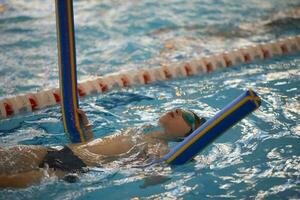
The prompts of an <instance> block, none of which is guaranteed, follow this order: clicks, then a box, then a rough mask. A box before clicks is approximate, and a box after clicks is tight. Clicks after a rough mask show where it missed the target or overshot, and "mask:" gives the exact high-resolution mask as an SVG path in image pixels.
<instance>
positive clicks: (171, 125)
mask: <svg viewBox="0 0 300 200" xmlns="http://www.w3.org/2000/svg"><path fill="white" fill-rule="evenodd" d="M205 121H206V120H205V119H204V118H201V117H199V116H198V115H196V114H195V113H194V112H193V111H190V110H183V109H175V110H172V111H170V112H167V113H165V114H164V115H162V116H161V117H160V119H159V124H160V125H161V127H162V128H163V129H164V134H165V135H164V137H165V138H167V139H168V140H170V141H181V140H182V139H184V138H185V137H187V136H188V135H190V134H191V133H192V132H193V131H194V130H196V129H197V128H198V127H199V126H201V125H202V124H204V122H205Z"/></svg>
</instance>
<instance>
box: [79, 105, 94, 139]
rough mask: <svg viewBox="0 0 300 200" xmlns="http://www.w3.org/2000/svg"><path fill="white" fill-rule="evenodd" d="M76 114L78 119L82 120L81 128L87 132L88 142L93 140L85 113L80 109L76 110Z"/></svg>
mask: <svg viewBox="0 0 300 200" xmlns="http://www.w3.org/2000/svg"><path fill="white" fill-rule="evenodd" d="M77 112H78V115H79V117H80V119H81V120H82V123H83V126H84V128H85V130H86V132H87V137H88V140H91V139H93V137H94V134H93V132H92V130H91V124H90V123H89V120H88V118H87V116H86V114H85V112H84V111H83V110H81V109H77Z"/></svg>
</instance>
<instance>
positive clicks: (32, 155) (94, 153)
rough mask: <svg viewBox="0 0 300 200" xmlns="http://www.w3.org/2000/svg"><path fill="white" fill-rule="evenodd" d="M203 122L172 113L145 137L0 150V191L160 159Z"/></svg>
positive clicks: (191, 115) (82, 115)
mask: <svg viewBox="0 0 300 200" xmlns="http://www.w3.org/2000/svg"><path fill="white" fill-rule="evenodd" d="M78 114H79V116H80V118H81V119H82V121H83V124H84V127H85V129H86V130H87V131H88V132H89V133H90V135H92V131H91V129H90V127H91V126H90V125H89V122H88V119H87V117H86V115H85V113H84V112H83V111H82V110H78ZM204 122H205V119H204V118H200V117H198V116H197V115H196V114H195V113H194V112H193V111H190V110H183V109H175V110H172V111H170V112H167V113H165V114H163V115H162V116H161V117H160V118H159V121H158V124H159V127H158V130H152V131H150V132H149V133H146V134H137V133H136V132H135V133H132V131H131V133H130V131H129V132H128V131H124V133H122V134H114V135H111V136H107V137H104V138H98V139H94V140H92V139H91V140H90V141H88V142H86V143H81V144H68V145H65V146H63V147H61V148H60V149H57V148H54V147H43V146H35V145H18V146H13V147H6V148H0V187H1V188H6V187H13V188H20V187H27V186H29V185H32V184H37V183H40V182H41V181H42V180H43V179H44V178H47V177H58V178H62V179H63V180H65V181H67V182H75V181H76V180H77V179H78V175H80V174H82V173H84V172H87V171H88V168H89V167H120V166H122V165H124V166H125V165H126V164H131V165H132V164H133V163H135V164H140V165H141V164H145V163H147V161H149V160H151V159H152V160H153V159H159V158H162V157H163V156H164V155H165V154H167V153H168V152H169V150H170V149H169V147H168V142H170V141H177V142H178V141H182V140H183V139H184V138H185V137H186V136H188V135H189V134H191V133H192V132H193V131H194V130H195V129H197V128H198V127H199V126H200V125H202V124H203V123H204ZM122 158H123V159H122ZM117 161H119V162H117ZM117 165H119V166H117Z"/></svg>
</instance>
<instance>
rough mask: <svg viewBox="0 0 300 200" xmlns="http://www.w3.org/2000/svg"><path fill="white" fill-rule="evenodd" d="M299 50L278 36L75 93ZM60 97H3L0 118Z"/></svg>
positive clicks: (115, 77)
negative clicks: (277, 37)
mask: <svg viewBox="0 0 300 200" xmlns="http://www.w3.org/2000/svg"><path fill="white" fill-rule="evenodd" d="M298 51H300V35H297V36H292V37H288V38H284V39H278V40H275V41H271V42H269V43H264V44H257V45H252V46H246V47H243V48H239V49H234V50H232V51H228V52H224V53H218V54H214V55H210V56H204V57H196V58H193V59H192V60H189V61H184V62H180V63H177V64H172V65H163V66H159V67H153V68H150V69H140V70H135V71H133V70H131V71H126V72H116V73H114V74H110V75H106V76H102V77H97V78H95V79H91V80H86V81H82V82H81V83H79V84H78V95H79V97H84V96H88V95H92V94H97V93H103V92H106V91H109V90H112V89H114V88H123V87H128V86H132V85H136V84H149V83H152V82H155V81H163V80H170V79H174V78H179V77H189V76H192V75H197V74H205V73H210V72H212V71H215V70H219V69H224V68H228V67H233V66H236V65H238V64H242V63H250V62H254V61H258V60H265V59H269V58H272V57H275V56H281V55H287V54H291V53H295V52H298ZM61 99H62V98H61V95H60V92H59V89H50V90H45V91H44V90H42V91H39V92H36V93H28V94H21V95H16V96H12V97H7V98H3V99H2V100H0V118H2V119H3V118H10V117H12V116H14V115H17V114H19V113H24V112H32V111H35V110H38V109H42V108H45V107H48V106H52V105H55V104H57V103H60V102H61Z"/></svg>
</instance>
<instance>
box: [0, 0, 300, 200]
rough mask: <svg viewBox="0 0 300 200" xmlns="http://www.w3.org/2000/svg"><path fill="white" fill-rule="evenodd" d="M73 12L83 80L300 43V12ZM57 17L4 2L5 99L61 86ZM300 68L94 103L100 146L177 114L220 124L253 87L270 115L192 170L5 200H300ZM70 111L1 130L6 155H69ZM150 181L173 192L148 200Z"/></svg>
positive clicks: (233, 7) (240, 72)
mask: <svg viewBox="0 0 300 200" xmlns="http://www.w3.org/2000/svg"><path fill="white" fill-rule="evenodd" d="M74 7H75V8H74V9H75V10H74V12H75V21H76V34H77V35H76V42H77V44H76V45H77V63H78V77H79V79H85V78H89V77H92V76H95V75H104V74H107V73H109V72H115V71H118V70H123V69H129V68H131V69H132V68H133V69H134V68H145V67H154V66H157V65H158V64H159V63H160V62H168V63H170V62H177V61H180V60H186V59H189V58H192V57H194V56H198V55H207V54H211V53H214V52H222V51H224V50H230V49H232V48H234V47H239V46H244V45H247V44H252V43H256V42H261V41H270V40H272V39H276V38H280V37H286V36H293V35H297V34H300V23H299V22H300V14H299V13H300V3H299V1H296V0H295V1H293V0H290V1H280V0H266V1H259V0H251V1H243V3H242V4H241V1H238V0H223V1H210V0H190V1H182V0H166V1H157V2H154V1H150V0H149V1H134V0H128V1H116V0H101V1H98V0H89V1H87V0H85V1H75V3H74ZM54 8H55V6H54V1H43V0H35V1H33V0H32V1H29V0H18V1H9V0H0V80H1V81H0V97H5V96H10V95H16V94H19V93H27V92H32V91H36V90H40V89H45V88H54V87H57V86H58V68H57V49H56V32H55V14H54ZM170 45H171V46H172V47H173V49H168V47H169V48H170ZM299 66H300V54H299V53H298V54H293V55H289V56H284V57H276V58H273V59H271V60H268V61H258V62H256V63H252V64H243V65H240V66H237V67H235V68H231V69H226V70H222V71H216V72H213V73H210V74H207V75H199V76H194V77H191V78H188V79H177V80H172V81H166V82H157V83H154V84H151V85H147V86H134V87H131V88H127V89H122V90H114V91H111V92H108V93H105V94H103V95H99V96H93V97H88V98H85V99H83V100H82V101H81V106H82V108H83V109H84V110H85V111H86V112H87V115H88V117H89V119H90V121H91V123H93V131H94V133H95V137H102V136H106V135H110V134H113V133H116V132H120V130H121V129H125V128H137V129H138V128H139V127H141V126H143V125H144V124H151V123H153V122H155V121H157V119H158V117H159V116H160V115H161V114H162V113H163V112H165V111H168V110H170V109H172V108H176V107H183V108H189V109H193V110H195V111H196V112H197V113H198V114H201V115H202V116H204V117H207V118H209V117H211V116H213V115H214V113H216V112H217V111H218V110H220V109H221V108H222V107H223V106H225V105H226V104H227V103H229V102H230V101H231V100H232V99H234V98H235V97H236V96H238V95H239V94H240V93H241V92H242V91H243V90H244V89H245V88H247V87H252V88H253V89H254V90H255V91H257V92H258V94H259V95H260V96H261V98H262V106H261V107H260V109H259V110H258V111H256V112H255V113H254V114H251V115H250V116H248V117H247V118H246V119H244V120H242V121H241V122H240V123H238V124H237V125H236V126H235V127H233V128H232V129H230V130H229V131H228V132H226V134H224V135H223V136H222V137H220V138H218V139H217V140H216V141H215V142H214V143H213V144H211V145H209V146H208V147H207V148H206V149H205V150H204V151H202V152H201V153H200V154H199V155H198V156H197V157H196V158H195V162H192V163H189V164H186V165H184V166H179V167H176V168H170V167H169V166H153V167H150V168H147V169H145V170H144V171H143V170H141V169H98V171H94V172H90V173H87V174H85V175H84V176H83V177H82V178H81V181H80V182H78V183H75V184H67V183H65V182H63V181H58V180H47V181H45V182H43V183H42V184H41V185H38V186H32V187H29V188H26V189H18V190H8V189H5V190H3V189H2V190H1V191H0V199H131V198H133V197H138V198H139V199H175V198H179V199H180V198H183V199H224V198H227V199H298V198H300V146H299V143H300V126H299V117H300V101H299V98H300V97H299V85H300V78H299V77H300V67H299ZM59 111H60V109H59V107H57V106H55V107H51V108H47V109H44V110H41V111H37V112H35V113H28V114H25V115H22V116H18V117H15V118H13V119H10V120H2V121H0V145H1V146H11V145H15V144H36V145H62V144H65V143H67V142H68V140H67V138H66V136H65V134H64V133H63V127H62V124H61V121H60V120H61V115H60V113H59ZM150 174H151V175H157V176H164V180H165V181H164V182H163V183H160V184H156V185H152V186H149V187H146V188H145V187H144V181H145V177H147V176H149V175H150Z"/></svg>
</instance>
